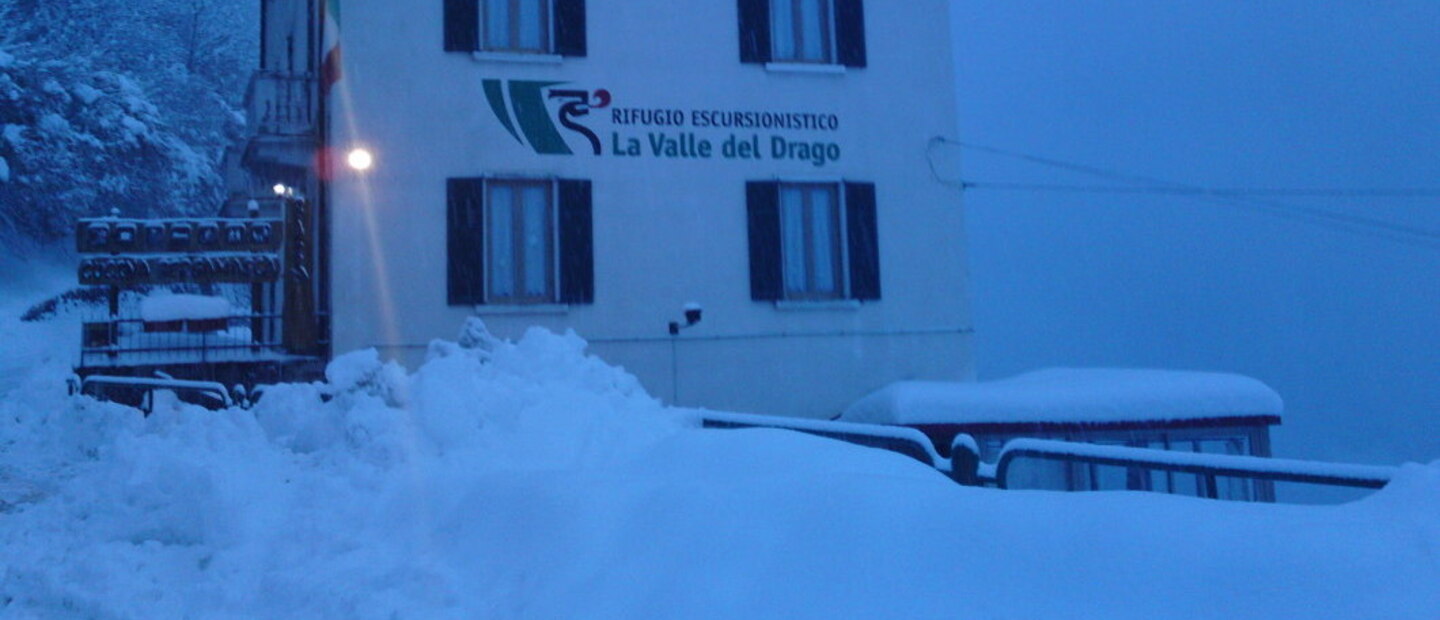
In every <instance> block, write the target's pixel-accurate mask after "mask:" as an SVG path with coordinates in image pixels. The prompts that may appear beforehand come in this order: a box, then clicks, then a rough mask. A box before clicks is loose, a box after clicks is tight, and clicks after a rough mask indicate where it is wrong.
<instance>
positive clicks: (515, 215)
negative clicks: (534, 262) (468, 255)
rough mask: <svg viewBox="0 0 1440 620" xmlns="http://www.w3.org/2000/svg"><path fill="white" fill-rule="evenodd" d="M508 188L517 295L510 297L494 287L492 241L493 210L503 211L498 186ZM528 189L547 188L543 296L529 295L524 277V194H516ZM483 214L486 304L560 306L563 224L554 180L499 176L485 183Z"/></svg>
mask: <svg viewBox="0 0 1440 620" xmlns="http://www.w3.org/2000/svg"><path fill="white" fill-rule="evenodd" d="M499 186H507V187H510V188H511V192H512V193H511V203H510V204H509V205H506V207H508V208H509V209H510V210H511V211H510V222H511V228H510V238H511V241H510V247H511V269H512V273H511V274H510V276H511V280H512V281H513V283H514V292H513V293H511V294H509V295H504V296H502V295H500V294H497V293H496V292H495V290H494V286H495V273H496V272H495V269H496V266H497V265H498V264H499V263H498V261H496V260H495V255H494V250H495V248H494V247H493V246H494V243H493V241H492V239H493V238H494V237H493V235H495V234H496V232H497V231H496V226H495V220H494V211H495V209H497V208H500V205H497V204H495V201H494V200H493V199H492V197H493V195H494V194H493V191H494V189H495V188H496V187H499ZM525 187H544V188H545V201H546V202H545V211H546V213H545V225H546V231H545V232H546V238H545V242H546V246H547V247H546V252H545V257H546V261H548V263H549V264H548V265H546V266H545V280H546V281H545V287H546V292H545V293H544V294H542V295H526V294H524V292H523V291H524V288H525V275H526V274H527V273H528V271H527V268H528V267H529V265H527V264H526V262H525V255H524V243H523V238H524V228H523V224H524V217H523V216H524V201H523V198H522V192H520V191H516V190H518V189H520V188H525ZM484 192H485V196H484V214H483V217H484V218H485V220H484V222H485V227H484V232H485V234H484V238H483V239H482V240H481V245H482V250H481V251H482V252H484V254H483V256H484V257H485V261H484V269H485V303H487V304H497V305H512V306H544V305H552V304H555V303H557V300H558V299H559V298H560V226H559V224H560V222H559V215H558V214H559V205H558V204H556V203H557V200H558V198H559V197H558V195H557V192H556V187H555V180H554V179H548V178H536V177H500V178H492V179H486V180H485V189H484Z"/></svg>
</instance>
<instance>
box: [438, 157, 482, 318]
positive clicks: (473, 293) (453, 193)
mask: <svg viewBox="0 0 1440 620" xmlns="http://www.w3.org/2000/svg"><path fill="white" fill-rule="evenodd" d="M445 190H446V203H447V206H446V210H445V211H446V218H445V233H446V234H445V237H446V243H445V245H446V254H447V256H446V265H447V270H448V272H449V273H448V278H447V280H448V286H447V290H448V295H447V299H448V300H449V304H450V305H452V306H468V305H474V304H481V303H485V260H484V257H485V254H484V247H485V209H484V196H485V181H484V179H479V178H470V179H448V180H446V187H445Z"/></svg>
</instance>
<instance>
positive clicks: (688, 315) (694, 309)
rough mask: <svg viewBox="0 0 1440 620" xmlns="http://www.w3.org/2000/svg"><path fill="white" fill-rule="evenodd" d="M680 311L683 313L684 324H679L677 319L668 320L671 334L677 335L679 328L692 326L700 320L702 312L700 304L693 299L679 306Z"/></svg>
mask: <svg viewBox="0 0 1440 620" xmlns="http://www.w3.org/2000/svg"><path fill="white" fill-rule="evenodd" d="M681 311H683V312H684V313H685V324H684V325H681V324H680V322H679V321H670V335H671V336H679V335H680V330H682V329H685V328H686V327H694V326H695V324H696V323H699V322H700V313H701V312H703V310H702V309H701V308H700V304H697V303H695V302H693V301H692V302H690V303H688V304H685V306H684V307H682V308H681Z"/></svg>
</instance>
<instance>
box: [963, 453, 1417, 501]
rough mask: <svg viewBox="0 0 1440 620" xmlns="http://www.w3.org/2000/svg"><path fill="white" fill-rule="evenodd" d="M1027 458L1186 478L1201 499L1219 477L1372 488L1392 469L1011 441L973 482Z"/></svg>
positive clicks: (1005, 479)
mask: <svg viewBox="0 0 1440 620" xmlns="http://www.w3.org/2000/svg"><path fill="white" fill-rule="evenodd" d="M1022 458H1031V459H1041V460H1048V461H1059V462H1064V463H1076V464H1085V465H1108V466H1115V467H1124V468H1127V469H1132V470H1140V471H1142V472H1166V473H1183V474H1192V475H1195V476H1197V477H1198V479H1199V480H1200V481H1201V489H1202V492H1201V493H1200V495H1201V496H1202V497H1208V498H1211V499H1218V498H1219V495H1220V493H1219V488H1220V485H1219V479H1221V478H1232V479H1239V480H1249V481H1269V482H1299V483H1306V484H1317V485H1330V486H1343V487H1357V488H1367V489H1378V488H1381V487H1383V486H1385V485H1386V484H1387V483H1388V482H1389V481H1390V479H1391V477H1393V476H1394V475H1395V472H1396V471H1397V470H1396V468H1394V467H1385V466H1378V465H1352V464H1346V463H1324V462H1319V461H1301V460H1295V459H1277V458H1268V457H1259V456H1242V455H1235V454H1208V453H1196V452H1177V451H1170V450H1155V449H1151V448H1135V447H1129V446H1107V445H1098V444H1087V443H1076V442H1069V441H1057V440H1052V439H1013V440H1011V441H1009V442H1007V443H1006V444H1005V447H1004V448H1002V449H1001V451H1000V457H999V459H998V460H997V461H996V463H995V464H994V466H993V467H990V466H988V464H987V465H986V466H982V468H981V471H980V472H979V479H980V480H981V481H983V482H991V483H993V484H995V486H997V487H999V488H1002V489H1004V488H1009V487H1010V486H1011V480H1010V472H1011V471H1012V468H1013V465H1014V463H1015V461H1016V460H1017V459H1022Z"/></svg>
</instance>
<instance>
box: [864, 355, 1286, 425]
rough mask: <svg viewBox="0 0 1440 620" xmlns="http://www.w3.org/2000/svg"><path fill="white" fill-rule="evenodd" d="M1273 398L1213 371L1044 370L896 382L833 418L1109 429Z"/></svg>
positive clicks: (1256, 412)
mask: <svg viewBox="0 0 1440 620" xmlns="http://www.w3.org/2000/svg"><path fill="white" fill-rule="evenodd" d="M1283 410H1284V402H1283V401H1282V400H1281V399H1280V395H1279V394H1277V393H1276V392H1275V390H1272V389H1270V387H1269V386H1267V385H1265V384H1264V383H1261V382H1260V381H1258V380H1256V379H1252V378H1250V377H1245V376H1241V375H1234V374H1227V373H1215V372H1185V371H1175V370H1150V369H1128V368H1051V369H1046V370H1039V371H1035V372H1029V373H1025V374H1022V375H1018V376H1015V377H1011V378H1008V379H1001V380H998V381H987V382H980V383H959V382H941V381H902V382H899V383H893V384H891V385H889V386H886V387H885V388H882V389H880V390H878V391H876V392H874V393H871V394H870V395H868V396H866V397H864V398H862V399H860V400H859V401H856V402H855V403H854V404H853V405H851V406H850V408H849V409H846V410H845V413H844V414H842V415H841V416H840V419H842V420H846V421H850V422H870V423H877V424H906V425H915V424H1016V423H1021V424H1024V423H1061V424H1074V423H1079V424H1085V423H1090V424H1111V423H1123V422H1158V421H1175V420H1196V419H1213V418H1232V417H1249V416H1276V417H1278V416H1279V415H1280V414H1281V412H1282V411H1283Z"/></svg>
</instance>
